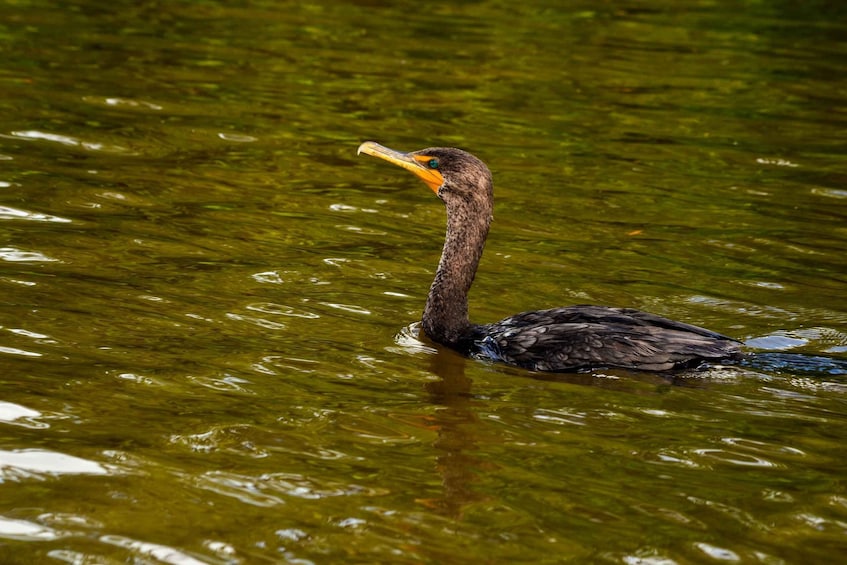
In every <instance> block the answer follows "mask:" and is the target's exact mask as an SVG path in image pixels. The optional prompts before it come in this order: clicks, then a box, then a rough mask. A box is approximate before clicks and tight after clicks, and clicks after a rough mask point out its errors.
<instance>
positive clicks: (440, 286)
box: [359, 141, 740, 372]
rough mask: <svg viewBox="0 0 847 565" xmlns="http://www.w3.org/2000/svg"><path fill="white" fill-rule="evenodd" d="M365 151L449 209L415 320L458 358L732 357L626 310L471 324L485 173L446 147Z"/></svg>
mask: <svg viewBox="0 0 847 565" xmlns="http://www.w3.org/2000/svg"><path fill="white" fill-rule="evenodd" d="M359 153H366V154H369V155H372V156H375V157H378V158H381V159H384V160H386V161H389V162H390V163H393V164H395V165H399V166H401V167H403V168H405V169H407V170H409V171H411V172H413V173H414V174H415V175H417V176H418V177H419V178H421V179H422V180H423V181H424V182H425V183H426V184H427V186H429V187H430V189H432V190H433V192H435V193H436V195H437V196H438V197H439V198H440V199H441V200H442V201H443V202H444V204H445V206H446V208H447V234H446V237H445V239H444V247H443V249H442V253H441V259H440V261H439V263H438V268H437V269H436V272H435V277H434V279H433V282H432V286H431V287H430V290H429V294H428V296H427V301H426V305H425V307H424V311H423V316H422V318H421V325H422V327H423V330H424V331H425V332H426V334H427V335H428V336H429V337H430V339H432V340H433V341H435V342H438V343H441V344H444V345H446V346H448V347H451V348H453V349H456V350H458V351H460V352H462V353H464V354H466V355H471V356H474V357H480V358H485V359H490V360H494V361H500V362H504V363H508V364H510V365H516V366H519V367H523V368H526V369H531V370H537V371H554V372H560V371H574V370H584V369H591V368H598V367H622V368H627V369H637V370H646V371H666V370H671V369H680V368H689V367H695V366H697V365H699V364H701V363H703V362H707V361H719V360H721V359H727V358H732V357H736V356H738V355H739V354H740V347H739V346H740V344H739V342H737V341H736V340H734V339H732V338H729V337H726V336H724V335H721V334H719V333H716V332H713V331H710V330H707V329H704V328H700V327H698V326H693V325H690V324H685V323H682V322H676V321H673V320H670V319H667V318H663V317H661V316H656V315H654V314H649V313H647V312H641V311H639V310H634V309H631V308H610V307H606V306H590V305H580V306H568V307H563V308H552V309H548V310H536V311H529V312H523V313H520V314H516V315H514V316H510V317H508V318H505V319H503V320H501V321H499V322H495V323H493V324H484V325H478V324H472V323H471V322H470V320H469V318H468V292H469V291H470V288H471V284H472V283H473V279H474V276H475V274H476V270H477V267H478V266H479V261H480V259H481V258H482V251H483V248H484V246H485V240H486V238H487V236H488V230H489V226H490V224H491V218H492V212H493V206H494V197H493V183H492V179H491V173H490V171H489V170H488V167H487V166H486V165H485V164H484V163H483V162H482V161H480V160H479V159H477V158H476V157H474V156H473V155H471V154H470V153H467V152H465V151H462V150H460V149H455V148H452V147H433V148H429V149H422V150H420V151H414V152H411V153H401V152H399V151H394V150H393V149H388V148H387V147H383V146H381V145H379V144H377V143H374V142H371V141H367V142H365V143H363V144H362V145H360V146H359Z"/></svg>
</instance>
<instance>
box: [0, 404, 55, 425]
mask: <svg viewBox="0 0 847 565" xmlns="http://www.w3.org/2000/svg"><path fill="white" fill-rule="evenodd" d="M41 416H42V414H41V412H39V411H38V410H32V409H30V408H27V407H26V406H21V405H19V404H15V403H13V402H5V401H2V400H0V422H4V423H6V424H12V425H14V426H22V427H24V428H32V429H43V428H49V427H50V425H49V424H47V423H45V422H39V421H37V420H36V418H39V417H41Z"/></svg>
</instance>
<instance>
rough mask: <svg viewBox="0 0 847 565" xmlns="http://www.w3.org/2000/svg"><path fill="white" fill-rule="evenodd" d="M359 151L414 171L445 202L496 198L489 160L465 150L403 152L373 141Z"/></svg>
mask: <svg viewBox="0 0 847 565" xmlns="http://www.w3.org/2000/svg"><path fill="white" fill-rule="evenodd" d="M358 153H365V154H367V155H372V156H373V157H378V158H380V159H384V160H385V161H388V162H389V163H392V164H394V165H397V166H399V167H402V168H404V169H406V170H408V171H411V172H412V173H414V174H415V176H417V177H418V178H420V179H421V180H422V181H424V183H425V184H426V185H427V186H428V187H429V188H430V189H431V190H432V191H433V192H434V193H435V194H436V195H437V196H438V197H439V198H441V199H442V200H443V201H444V202H445V203H447V204H450V203H451V202H453V201H454V200H456V199H461V200H464V201H472V200H478V199H482V200H485V201H488V202H490V201H491V199H492V194H491V193H492V189H491V172H490V171H489V170H488V167H487V166H485V163H483V162H482V161H480V160H479V159H477V158H476V157H474V156H473V155H471V154H470V153H468V152H467V151H462V150H461V149H456V148H454V147H430V148H428V149H421V150H420V151H412V152H410V153H403V152H400V151H395V150H394V149H389V148H388V147H383V146H382V145H379V144H378V143H374V142H373V141H366V142H364V143H362V144H361V145H360V146H359V150H358Z"/></svg>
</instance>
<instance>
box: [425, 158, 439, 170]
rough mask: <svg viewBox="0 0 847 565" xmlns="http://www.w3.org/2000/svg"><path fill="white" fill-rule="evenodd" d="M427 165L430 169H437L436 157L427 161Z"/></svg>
mask: <svg viewBox="0 0 847 565" xmlns="http://www.w3.org/2000/svg"><path fill="white" fill-rule="evenodd" d="M427 165H428V166H429V168H430V169H437V168H438V159H430V160H429V162H428V163H427Z"/></svg>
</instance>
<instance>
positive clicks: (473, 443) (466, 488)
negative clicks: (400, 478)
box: [424, 348, 488, 518]
mask: <svg viewBox="0 0 847 565" xmlns="http://www.w3.org/2000/svg"><path fill="white" fill-rule="evenodd" d="M473 362H474V361H472V360H469V359H466V358H465V357H462V356H461V355H459V354H458V353H455V352H454V351H451V350H449V349H446V348H439V351H438V353H436V354H435V355H431V356H430V370H431V371H432V372H433V374H435V375H437V376H438V377H439V379H438V380H435V381H429V382H427V383H426V384H425V385H424V388H425V389H426V391H427V392H428V393H429V394H430V398H431V402H432V403H433V404H436V405H439V406H441V408H440V409H439V410H437V411H436V412H435V413H434V415H433V422H432V425H433V428H434V429H436V430H437V433H438V438H437V439H436V440H435V442H434V443H433V447H434V448H435V449H436V450H437V451H438V452H439V455H438V456H437V462H438V463H437V465H438V473H439V474H440V475H441V482H442V485H443V487H444V489H443V491H442V495H441V498H440V499H436V500H429V501H427V504H428V505H430V506H432V507H433V508H434V509H436V510H437V511H439V512H441V513H443V514H445V515H447V516H450V517H453V518H458V517H460V516H461V514H462V509H463V508H464V507H465V506H466V505H468V504H470V503H473V502H478V501H480V500H482V499H483V498H484V497H483V495H481V494H480V493H478V492H474V490H473V488H472V485H473V483H474V482H475V481H476V480H477V475H478V473H479V472H480V471H481V470H482V469H483V467H485V466H486V465H488V463H486V462H484V461H483V460H481V459H479V458H477V457H475V456H474V455H473V454H474V453H475V452H476V451H477V445H478V443H479V436H478V433H479V425H478V424H479V417H478V415H477V413H478V409H479V406H480V403H483V402H484V400H480V399H476V398H474V396H473V395H472V394H471V384H472V381H471V379H470V378H469V377H467V376H466V375H465V366H466V364H467V363H473Z"/></svg>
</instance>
